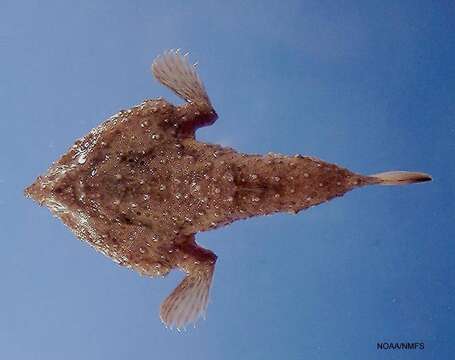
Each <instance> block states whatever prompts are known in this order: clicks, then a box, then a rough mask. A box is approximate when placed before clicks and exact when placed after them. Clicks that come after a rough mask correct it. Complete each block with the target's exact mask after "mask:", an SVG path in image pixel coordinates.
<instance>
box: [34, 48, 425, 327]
mask: <svg viewBox="0 0 455 360" xmlns="http://www.w3.org/2000/svg"><path fill="white" fill-rule="evenodd" d="M151 70H152V73H153V75H154V77H155V78H156V79H157V80H158V82H160V83H161V84H163V85H165V86H166V87H168V88H169V89H171V90H172V91H173V92H175V93H176V94H177V95H178V96H179V97H181V98H182V99H183V100H185V102H184V103H183V104H181V105H177V106H176V105H173V104H171V103H170V102H168V101H166V100H164V99H163V98H158V99H147V100H145V101H143V102H142V103H141V104H139V105H137V106H134V107H132V108H130V109H128V110H121V111H120V112H118V113H117V114H115V115H113V116H111V117H110V118H109V119H107V120H106V121H105V122H103V123H102V124H100V125H99V126H98V127H96V128H94V129H93V130H91V131H90V132H89V133H88V134H87V135H86V136H84V137H83V138H81V139H79V140H77V141H76V142H75V143H74V145H72V146H71V148H70V149H69V150H68V151H67V152H66V153H65V154H64V155H62V156H61V158H60V159H59V160H57V161H56V162H54V163H53V164H52V165H51V167H50V168H49V170H48V171H47V172H46V173H45V174H43V175H41V176H38V178H37V179H36V180H35V181H34V182H33V184H32V185H30V186H29V187H27V188H26V189H25V196H27V197H30V198H32V199H33V200H35V201H36V202H38V203H39V204H40V205H44V206H46V207H47V208H49V210H50V211H51V212H52V214H53V215H54V216H57V217H58V218H60V219H61V221H62V222H63V223H64V224H65V225H66V226H68V227H69V229H70V230H71V231H72V232H73V233H74V234H75V235H76V237H77V238H79V239H81V240H83V241H85V242H87V243H88V244H90V245H91V246H92V247H94V248H95V249H96V250H98V251H99V252H101V253H102V254H104V255H106V256H108V257H109V258H111V259H112V260H113V261H114V262H116V263H118V264H120V265H122V266H125V267H127V268H130V269H133V270H134V271H136V272H138V273H139V274H141V275H143V276H147V277H164V276H166V275H167V274H169V272H170V271H171V270H173V269H179V270H181V271H183V272H184V273H185V277H184V279H183V280H182V281H181V283H180V284H179V285H178V286H177V287H176V288H175V289H174V290H173V291H172V292H171V294H170V295H169V296H168V297H167V298H166V299H165V300H164V302H163V303H162V304H161V306H160V318H161V320H162V322H163V323H164V324H165V325H166V326H167V327H170V328H173V327H175V328H177V329H182V328H185V327H186V326H187V325H188V324H191V323H195V322H196V321H197V320H198V319H199V318H200V317H201V316H205V314H206V309H207V304H208V299H209V292H210V287H211V283H212V279H213V274H214V270H215V264H216V260H217V256H216V255H215V254H214V253H213V252H212V251H210V250H208V249H205V248H203V247H201V246H200V245H198V244H197V242H196V240H195V235H196V234H197V233H199V232H202V231H208V230H213V229H216V228H219V227H221V226H225V225H228V224H230V223H232V222H234V221H237V220H241V219H247V218H250V217H253V216H260V215H269V214H274V213H279V212H288V213H293V214H297V213H298V212H300V211H301V210H304V209H308V208H310V207H312V206H315V205H318V204H321V203H324V202H327V201H329V200H331V199H333V198H336V197H340V196H342V195H344V194H345V193H346V192H348V191H350V190H353V189H356V188H360V187H363V186H367V185H404V184H412V183H419V182H425V181H429V180H431V176H430V175H428V174H426V173H421V172H406V171H389V172H383V173H378V174H373V175H368V176H366V175H360V174H357V173H354V172H352V171H350V170H348V169H346V168H343V167H340V166H338V165H335V164H332V163H329V162H325V161H323V160H320V159H318V158H315V157H310V156H302V155H295V156H285V155H279V154H273V153H269V154H267V155H256V154H244V153H240V152H237V151H235V150H234V149H232V148H229V147H223V146H220V145H217V144H210V143H204V142H201V141H198V140H196V137H195V132H196V130H197V129H199V128H201V127H203V126H209V125H212V124H213V123H214V122H215V121H216V120H217V118H218V114H217V113H216V111H215V109H214V108H213V106H212V103H211V101H210V98H209V96H208V95H207V92H206V90H205V87H204V84H203V82H202V81H201V79H200V77H199V75H198V72H197V68H196V66H195V65H192V64H190V62H189V60H188V54H184V55H182V54H181V53H180V52H179V51H176V50H169V51H166V52H164V53H163V54H162V55H160V56H158V57H157V58H156V59H155V60H154V61H153V63H152V66H151Z"/></svg>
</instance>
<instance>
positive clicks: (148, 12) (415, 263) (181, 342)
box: [0, 0, 455, 360]
mask: <svg viewBox="0 0 455 360" xmlns="http://www.w3.org/2000/svg"><path fill="white" fill-rule="evenodd" d="M454 15H455V6H454V3H453V2H449V1H323V0H317V1H240V0H234V1H189V0H179V1H169V0H167V1H165V0H162V1H146V0H142V1H123V2H122V1H108V0H106V1H77V2H69V1H32V0H29V1H8V0H6V1H5V0H2V2H1V4H0V55H1V68H0V98H1V115H0V131H1V134H2V141H1V145H0V146H1V148H0V231H1V232H0V236H1V239H0V240H1V248H0V274H1V296H0V358H2V359H46V360H52V359H125V358H131V359H159V358H166V359H234V358H244V359H261V360H265V359H280V358H282V359H367V358H368V359H449V358H451V356H453V353H454V352H455V342H454V335H455V325H454V323H455V316H454V312H455V293H454V270H455V261H454V255H455V245H454V242H455V221H454V220H455V206H454V195H455V194H454V193H455V187H454V180H453V179H454V176H455V161H454V155H455V140H454V139H455V121H454V116H455V105H454V104H455V102H454V95H455V61H454V56H455V17H454ZM177 47H178V48H182V49H183V50H187V51H190V52H191V59H192V60H193V61H198V62H199V69H200V73H201V77H202V78H203V79H204V81H205V84H206V87H207V89H208V92H209V94H210V96H211V98H212V101H213V103H214V105H215V107H216V109H217V111H218V113H219V115H220V118H219V120H218V121H217V122H216V123H215V124H214V125H213V126H211V127H210V128H205V129H202V130H200V131H199V132H198V138H199V139H201V140H203V141H208V142H215V143H221V144H224V145H227V146H232V147H235V148H236V149H238V150H239V151H243V152H248V153H266V152H269V151H274V152H280V153H285V154H295V153H301V154H307V155H314V156H317V157H319V158H321V159H324V160H327V161H331V162H334V163H337V164H340V165H342V166H345V167H348V168H349V169H351V170H353V171H357V172H360V173H364V174H369V173H375V172H379V171H386V170H396V169H401V170H420V171H426V172H428V173H430V174H432V175H433V177H434V181H433V182H432V183H426V184H421V185H414V186H408V187H371V188H365V189H361V190H358V191H354V192H352V193H349V194H347V195H346V196H345V197H343V198H341V199H336V200H334V201H331V202H330V203H327V204H324V205H322V206H319V207H316V208H313V209H311V210H309V211H306V212H303V213H300V214H299V215H297V216H291V215H287V214H283V215H281V214H280V215H275V216H272V217H264V218H255V219H251V220H249V221H243V222H237V223H235V224H233V225H231V226H229V227H225V228H223V229H220V230H217V231H213V232H207V233H203V234H199V235H198V241H199V242H200V243H201V244H202V245H203V246H206V247H208V248H210V249H212V250H213V251H214V252H216V253H217V255H218V256H219V260H218V264H217V268H216V273H215V280H214V285H213V289H212V293H211V304H210V305H209V309H208V317H207V320H205V321H201V322H199V323H198V326H197V327H196V329H194V328H191V329H189V330H188V331H186V332H185V333H183V334H181V333H178V332H176V331H170V330H168V329H166V328H165V327H164V326H162V324H161V323H160V321H159V319H158V308H159V304H160V303H161V301H162V300H163V299H164V298H165V297H166V296H167V294H168V293H169V292H170V291H171V290H172V289H173V288H174V287H175V286H176V284H177V282H178V281H179V280H180V279H181V277H182V274H181V273H179V272H173V273H172V274H171V275H170V276H168V277H167V278H165V279H155V280H151V279H147V278H141V277H140V276H138V275H137V274H136V273H133V272H132V271H129V270H126V269H124V268H121V267H119V266H117V265H115V264H114V263H112V262H111V261H110V260H109V259H107V258H105V257H103V256H102V255H100V254H98V253H96V252H95V251H94V250H93V249H91V248H90V247H88V246H86V245H84V244H82V243H80V242H79V241H78V240H76V239H75V238H74V236H73V235H72V234H71V233H70V232H69V231H68V230H67V229H66V228H65V227H64V226H63V224H62V223H61V222H60V221H59V220H58V219H56V218H52V217H51V216H50V213H49V212H48V211H47V210H46V209H44V208H39V207H38V206H37V204H35V203H33V202H32V201H30V200H27V199H25V198H24V197H23V196H22V189H23V188H24V187H25V186H26V185H29V184H30V183H31V182H32V181H33V180H34V179H35V177H36V176H37V175H39V174H41V173H43V172H44V171H45V170H46V169H47V168H48V166H49V165H50V163H51V162H52V161H53V160H55V159H57V158H58V157H59V156H60V155H61V154H62V153H63V152H65V151H66V150H67V148H68V147H69V146H70V145H71V144H72V143H73V141H74V140H75V139H76V138H78V137H81V136H83V135H84V134H85V133H87V132H88V131H89V130H90V129H91V128H93V127H95V126H96V125H98V124H99V123H100V122H101V121H102V120H104V119H105V118H107V117H109V116H110V115H112V114H113V113H115V112H117V111H118V110H120V109H122V108H128V107H130V106H133V105H135V104H137V103H140V102H141V101H142V100H143V99H145V98H155V97H158V96H165V97H166V98H167V99H170V100H172V101H174V102H179V101H180V100H178V99H177V98H176V97H175V96H174V95H172V94H171V93H170V91H168V90H167V89H165V88H164V87H162V86H160V85H159V84H158V83H157V82H156V81H154V80H153V79H152V77H151V74H150V71H149V65H150V64H151V61H152V60H153V58H154V57H155V56H156V55H158V54H160V53H162V52H163V51H164V50H165V49H169V48H177ZM381 341H410V342H414V341H418V342H420V341H423V342H424V343H425V349H424V350H414V351H410V350H408V351H398V350H395V351H392V350H389V351H385V350H382V351H379V350H377V349H376V343H377V342H381Z"/></svg>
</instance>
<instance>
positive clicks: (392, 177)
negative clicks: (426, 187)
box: [370, 171, 432, 185]
mask: <svg viewBox="0 0 455 360" xmlns="http://www.w3.org/2000/svg"><path fill="white" fill-rule="evenodd" d="M370 177H372V178H374V179H376V180H377V184H378V185H406V184H414V183H419V182H425V181H431V180H432V179H431V176H430V175H428V174H425V173H421V172H411V171H387V172H382V173H379V174H374V175H370Z"/></svg>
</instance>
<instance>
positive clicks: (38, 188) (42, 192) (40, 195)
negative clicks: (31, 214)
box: [24, 176, 50, 205]
mask: <svg viewBox="0 0 455 360" xmlns="http://www.w3.org/2000/svg"><path fill="white" fill-rule="evenodd" d="M43 180H44V179H43V178H42V177H41V176H39V177H38V178H37V179H36V180H35V182H34V183H33V184H31V185H30V186H28V187H26V188H25V189H24V196H25V197H27V198H30V199H32V200H34V201H36V202H37V203H39V204H40V205H42V204H43V203H44V201H45V199H46V198H47V197H48V195H49V190H50V189H48V186H47V185H46V184H45V182H44V181H43Z"/></svg>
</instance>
